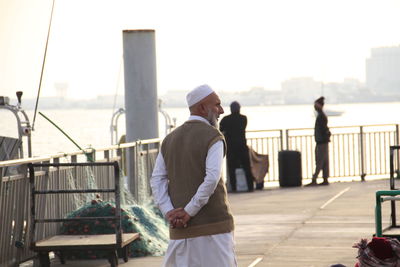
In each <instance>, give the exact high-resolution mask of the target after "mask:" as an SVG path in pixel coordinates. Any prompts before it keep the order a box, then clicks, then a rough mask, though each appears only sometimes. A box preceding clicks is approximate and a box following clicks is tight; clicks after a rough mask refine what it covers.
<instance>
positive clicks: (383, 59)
mask: <svg viewBox="0 0 400 267" xmlns="http://www.w3.org/2000/svg"><path fill="white" fill-rule="evenodd" d="M366 86H367V87H368V88H370V89H371V90H373V91H375V92H376V93H377V94H379V95H398V94H400V46H395V47H378V48H372V49H371V57H370V58H368V59H367V60H366Z"/></svg>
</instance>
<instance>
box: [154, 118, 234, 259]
mask: <svg viewBox="0 0 400 267" xmlns="http://www.w3.org/2000/svg"><path fill="white" fill-rule="evenodd" d="M189 120H201V121H203V122H205V123H208V124H209V122H208V121H207V120H206V119H204V118H202V117H199V116H193V115H192V116H190V117H189ZM223 157H224V144H223V142H222V141H217V142H216V143H215V144H213V145H212V146H211V147H210V148H209V150H208V152H207V158H206V176H205V177H204V181H203V182H202V183H201V184H200V186H199V188H198V189H197V192H196V194H195V195H194V196H193V197H192V199H191V200H190V202H189V203H188V204H187V205H186V206H185V207H184V209H185V211H186V212H187V213H188V214H189V215H190V216H191V217H193V216H195V215H196V214H197V213H198V212H199V211H200V209H201V208H202V207H203V206H204V205H205V204H207V202H208V199H209V198H210V196H211V195H212V194H213V193H214V190H215V188H216V187H217V184H218V181H219V179H220V177H221V169H222V160H223ZM150 184H151V188H152V191H153V197H154V200H155V202H156V204H157V205H158V206H159V208H160V210H161V212H162V213H163V215H164V216H165V215H166V214H167V212H168V211H170V210H172V209H174V208H175V207H174V206H173V205H172V202H171V198H170V196H169V194H168V177H167V170H166V166H165V162H164V158H163V156H162V154H161V152H160V153H159V154H158V156H157V159H156V163H155V166H154V170H153V175H152V177H151V179H150ZM176 208H178V207H176ZM163 266H165V267H213V266H218V267H234V266H237V263H236V258H235V252H234V240H233V233H232V232H230V233H224V234H217V235H209V236H200V237H195V238H186V239H178V240H170V241H169V244H168V249H167V253H166V255H165V258H164V263H163Z"/></svg>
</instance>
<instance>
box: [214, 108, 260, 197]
mask: <svg viewBox="0 0 400 267" xmlns="http://www.w3.org/2000/svg"><path fill="white" fill-rule="evenodd" d="M230 108H231V114H230V115H228V116H225V117H223V118H222V120H221V123H220V124H219V129H220V130H221V132H222V133H223V134H224V135H225V140H226V145H227V152H226V159H227V165H228V166H227V167H228V174H229V181H230V184H231V189H232V192H235V191H236V189H237V188H236V172H235V170H236V169H237V168H240V167H242V168H243V170H244V172H245V174H246V182H247V188H248V190H247V191H248V192H252V191H254V178H253V174H252V172H251V167H250V157H249V148H248V147H247V143H246V126H247V117H246V116H244V115H242V114H240V104H239V103H238V102H237V101H233V102H232V103H231V105H230Z"/></svg>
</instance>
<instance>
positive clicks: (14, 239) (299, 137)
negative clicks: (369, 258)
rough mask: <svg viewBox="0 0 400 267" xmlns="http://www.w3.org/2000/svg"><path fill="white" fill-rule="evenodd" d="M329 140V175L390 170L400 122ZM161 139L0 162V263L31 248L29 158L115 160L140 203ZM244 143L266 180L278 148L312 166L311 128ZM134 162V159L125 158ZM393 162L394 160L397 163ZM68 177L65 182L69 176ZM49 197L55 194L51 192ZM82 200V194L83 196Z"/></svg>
mask: <svg viewBox="0 0 400 267" xmlns="http://www.w3.org/2000/svg"><path fill="white" fill-rule="evenodd" d="M331 132H332V137H331V142H330V145H329V146H330V147H329V148H330V152H329V153H330V164H331V168H330V169H331V177H356V176H359V177H361V179H363V178H364V177H365V176H367V177H368V176H382V175H389V171H390V163H389V146H392V145H398V144H399V127H398V125H397V124H391V125H368V126H351V127H331ZM160 141H161V140H160V139H152V140H143V141H137V142H133V143H125V144H121V145H114V146H109V147H104V148H97V149H87V150H84V151H78V152H74V153H68V154H63V153H60V154H55V155H50V156H44V157H38V158H28V159H22V160H10V161H2V162H0V210H1V213H2V223H1V224H0V266H1V267H3V266H18V264H19V263H20V262H23V261H25V260H27V259H29V258H32V257H33V256H34V254H33V253H32V252H31V251H30V250H29V241H28V240H29V220H30V218H29V208H28V207H29V206H30V200H29V199H30V192H29V179H28V178H29V177H28V174H27V164H28V163H62V162H86V161H87V160H88V158H90V159H93V160H94V161H96V162H107V161H114V160H117V161H118V162H119V165H120V166H121V172H122V176H126V174H129V177H131V178H130V179H127V186H128V188H129V190H130V191H131V192H132V195H133V197H134V199H135V200H136V201H137V203H139V204H140V203H142V202H143V201H145V200H146V199H147V197H148V196H149V195H150V185H149V180H150V177H151V173H152V170H153V167H154V163H155V159H156V157H157V154H158V152H159V149H160ZM247 142H248V145H249V146H250V147H251V148H252V149H254V150H255V151H256V152H258V153H260V154H268V155H269V162H270V167H269V172H268V174H267V176H266V177H265V181H266V182H274V181H278V180H279V163H278V153H279V151H281V150H285V149H290V150H298V151H300V152H301V155H302V172H303V173H302V175H303V178H310V177H311V175H312V173H313V170H314V167H315V159H314V156H315V155H314V146H315V142H314V137H313V129H288V130H265V131H248V132H247ZM128 162H133V163H134V164H127V163H128ZM397 166H398V164H397ZM4 168H13V169H14V172H11V173H13V174H12V175H9V176H2V174H3V171H2V170H3V169H4ZM92 171H93V173H94V176H95V179H96V183H99V186H102V185H104V183H109V181H108V179H109V175H108V173H109V170H105V169H101V168H100V167H99V168H98V167H94V168H93V169H92ZM35 175H38V176H39V177H40V178H39V181H40V183H42V184H40V186H41V187H43V188H44V189H49V188H51V186H56V187H57V188H59V189H63V188H66V189H68V188H71V186H73V183H71V182H70V181H71V180H68V179H69V178H68V177H69V176H71V177H74V178H73V181H74V183H78V184H79V183H83V181H84V180H85V177H87V174H86V172H85V171H82V170H78V169H74V168H69V169H68V168H63V169H60V168H47V169H46V168H43V169H41V170H37V172H36V173H35ZM68 181H69V182H68ZM53 197H54V196H53ZM40 201H42V202H41V205H42V206H43V210H41V212H42V213H43V215H46V214H56V215H57V216H63V215H66V214H67V213H68V212H70V211H72V210H74V209H76V203H77V202H76V199H71V198H70V199H67V198H65V199H61V201H60V203H61V204H60V205H57V206H55V205H52V203H54V201H55V199H51V198H50V197H49V196H45V197H44V199H43V200H40ZM82 201H83V200H82ZM38 231H41V232H40V236H42V237H46V236H50V235H52V234H55V233H57V231H59V227H55V226H51V227H50V226H46V227H43V228H42V229H38Z"/></svg>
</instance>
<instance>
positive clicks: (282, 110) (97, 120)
mask: <svg viewBox="0 0 400 267" xmlns="http://www.w3.org/2000/svg"><path fill="white" fill-rule="evenodd" d="M117 108H119V107H117ZM325 108H326V109H327V110H332V111H342V112H343V114H342V115H341V116H330V117H328V119H329V126H330V127H337V126H358V125H376V124H398V123H400V118H399V117H398V116H397V114H400V102H391V103H357V104H340V105H339V104H335V105H332V104H329V103H327V104H326V107H325ZM164 110H165V111H166V112H167V113H168V114H169V116H170V117H171V118H175V119H176V124H177V126H179V125H180V124H182V123H183V122H184V121H185V120H186V119H187V118H188V117H189V111H188V109H187V108H165V109H164ZM224 110H225V113H224V114H222V115H221V117H220V119H222V117H223V116H226V115H228V114H230V110H229V107H228V106H224ZM42 112H43V113H44V114H46V115H47V116H48V117H49V118H51V119H52V120H53V121H54V122H55V123H56V124H58V125H59V126H60V127H61V128H62V129H63V130H64V131H65V132H66V133H68V134H69V135H70V136H71V137H72V138H73V139H74V140H75V141H76V142H77V143H78V144H79V145H80V146H81V147H83V148H88V147H104V146H108V145H110V144H111V134H110V124H111V117H112V114H113V110H112V109H52V110H43V111H42ZM241 113H242V114H244V115H246V116H247V117H248V126H247V130H248V131H252V130H271V129H293V128H313V127H314V123H315V117H314V110H313V106H312V105H311V104H310V105H271V106H244V107H242V110H241ZM0 114H1V115H2V116H1V119H0V122H1V124H2V125H5V127H3V129H2V132H1V133H0V135H4V136H16V134H17V128H16V122H15V118H14V117H13V116H12V114H11V112H8V111H3V110H2V111H1V113H0ZM27 114H28V116H29V118H30V120H31V123H32V118H33V110H28V111H27ZM158 120H159V134H160V137H163V136H164V134H165V122H164V119H163V117H162V115H161V114H159V118H158ZM118 126H119V129H118V132H119V133H120V135H121V134H122V133H124V132H125V121H124V116H121V118H120V119H119V123H118ZM32 149H33V155H34V156H40V155H47V154H54V153H58V152H63V153H67V152H72V151H76V150H78V148H77V147H76V146H75V145H74V144H73V143H72V142H71V141H69V140H68V139H67V138H66V137H65V136H64V135H63V134H62V133H61V132H60V131H59V130H57V129H56V128H55V127H54V126H53V125H51V124H50V123H49V122H48V121H46V120H45V119H43V118H41V117H40V116H38V117H37V118H36V122H35V131H33V132H32Z"/></svg>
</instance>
